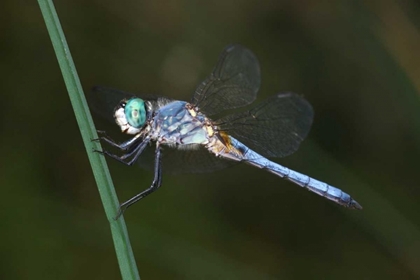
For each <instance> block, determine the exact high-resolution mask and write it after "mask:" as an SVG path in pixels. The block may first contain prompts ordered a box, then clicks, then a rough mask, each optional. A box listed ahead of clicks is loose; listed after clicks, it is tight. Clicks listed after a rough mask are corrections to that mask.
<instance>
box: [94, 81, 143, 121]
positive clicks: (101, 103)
mask: <svg viewBox="0 0 420 280" xmlns="http://www.w3.org/2000/svg"><path fill="white" fill-rule="evenodd" d="M133 96H135V95H134V94H132V93H128V92H124V91H121V90H117V89H112V88H107V87H102V86H96V87H94V88H93V89H92V92H91V94H90V95H89V96H87V100H88V103H89V106H90V107H91V108H92V109H93V111H94V112H95V113H97V114H98V115H100V116H102V117H104V118H106V119H108V120H110V121H112V122H114V109H115V107H116V106H117V105H118V104H120V102H121V100H123V99H126V98H127V99H128V98H131V97H133Z"/></svg>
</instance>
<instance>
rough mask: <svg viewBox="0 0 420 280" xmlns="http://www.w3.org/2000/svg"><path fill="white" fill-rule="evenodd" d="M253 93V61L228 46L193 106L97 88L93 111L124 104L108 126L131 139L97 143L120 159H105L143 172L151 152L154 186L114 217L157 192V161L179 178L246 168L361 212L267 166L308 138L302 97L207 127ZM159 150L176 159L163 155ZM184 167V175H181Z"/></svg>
mask: <svg viewBox="0 0 420 280" xmlns="http://www.w3.org/2000/svg"><path fill="white" fill-rule="evenodd" d="M259 85H260V73H259V65H258V61H257V59H256V58H255V56H254V55H253V54H252V52H250V51H249V50H248V49H246V48H244V47H242V46H239V45H233V46H228V47H227V48H226V49H225V50H224V52H223V53H222V55H221V56H220V58H219V62H218V64H217V65H216V67H215V69H214V70H213V72H212V73H211V75H210V76H209V77H208V78H207V79H206V80H205V81H204V82H203V83H202V84H201V85H200V86H199V87H198V88H197V90H196V92H195V94H194V95H193V99H192V101H191V102H185V101H179V100H171V99H167V98H163V97H159V98H140V97H137V96H135V95H132V94H126V93H122V92H118V91H116V90H111V89H104V88H95V90H94V92H95V93H97V94H99V98H100V99H101V98H102V99H104V100H106V102H103V104H105V106H102V108H99V109H98V111H103V110H105V112H107V110H108V111H109V106H108V104H109V103H114V102H116V101H115V100H116V99H117V98H120V99H122V100H121V101H119V104H118V105H117V104H115V103H114V106H115V105H117V106H116V107H115V109H114V110H113V111H114V112H113V115H114V119H115V121H116V123H117V124H118V125H119V126H120V128H121V131H122V132H124V133H126V134H130V135H134V136H133V137H132V138H131V139H129V140H128V141H126V142H124V143H120V144H118V143H115V142H114V141H113V140H111V139H110V138H108V137H107V136H105V137H101V139H102V140H104V141H105V142H107V143H109V144H110V145H112V146H114V147H117V148H119V149H121V150H123V151H125V153H124V154H123V155H122V156H117V155H115V154H112V153H110V152H108V151H106V150H104V151H103V153H104V154H106V155H109V156H111V157H112V158H114V159H116V160H118V161H120V162H123V163H125V164H127V165H132V164H134V163H135V162H137V161H139V162H140V164H141V163H142V162H144V161H143V160H142V156H141V155H142V154H143V153H144V151H147V150H148V147H149V146H150V145H149V144H150V143H154V144H155V145H154V146H155V153H154V165H153V167H152V168H153V169H154V174H155V177H154V180H153V182H152V185H151V186H150V187H149V188H148V189H146V190H145V191H143V192H141V193H139V194H138V195H136V196H134V197H133V198H131V199H130V200H128V201H126V202H124V203H123V204H121V206H120V210H119V214H118V216H119V215H121V214H122V213H123V211H124V210H125V209H126V208H127V207H129V206H130V205H132V204H134V203H135V202H137V201H138V200H140V199H141V198H143V197H145V196H147V195H148V194H150V193H152V192H153V191H155V190H156V189H157V188H159V187H160V185H161V182H162V161H165V160H166V165H165V163H164V164H163V166H164V168H163V169H164V170H165V171H166V170H169V171H170V169H172V170H175V171H176V170H181V172H183V171H188V169H191V170H192V171H194V170H195V171H198V172H202V171H211V170H214V169H217V168H221V167H224V166H226V165H228V164H227V163H228V162H244V163H247V164H249V165H252V166H255V167H258V168H261V169H264V170H267V171H269V172H271V173H273V174H275V175H277V176H279V177H282V178H285V179H288V180H289V181H291V182H293V183H295V184H297V185H299V186H301V187H304V188H306V189H308V190H310V191H312V192H315V193H317V194H319V195H321V196H323V197H325V198H328V199H330V200H332V201H334V202H336V203H338V204H340V205H343V206H345V207H349V208H354V209H361V208H362V207H361V206H360V204H359V203H357V202H356V201H355V200H354V199H353V198H351V197H350V195H348V194H347V193H345V192H343V191H341V190H340V189H338V188H335V187H332V186H330V185H328V184H326V183H323V182H321V181H318V180H315V179H313V178H311V177H309V176H306V175H304V174H301V173H299V172H296V171H293V170H290V169H289V168H287V167H284V166H281V165H280V164H277V163H275V162H273V161H271V160H269V159H268V158H267V157H283V156H286V155H288V154H291V153H293V152H294V151H296V149H297V148H298V147H299V144H300V142H301V141H302V140H303V139H304V138H305V137H306V135H307V133H308V131H309V128H310V126H311V123H312V117H313V111H312V107H311V106H310V105H309V103H308V102H307V101H306V100H304V99H303V98H302V97H300V96H298V95H296V94H293V93H285V94H277V95H275V96H273V97H271V98H269V99H267V100H265V101H263V102H261V103H260V104H258V105H256V106H254V107H253V108H252V109H250V110H248V111H244V112H239V113H235V114H231V115H228V116H226V117H224V118H222V119H217V120H214V119H212V116H214V115H216V114H218V113H220V112H223V111H225V110H228V109H232V108H238V107H243V106H245V105H248V104H250V103H251V102H253V101H254V99H255V97H256V94H257V91H258V89H259ZM108 99H109V100H108ZM114 99H115V100H114ZM95 106H97V104H95V105H94V107H95ZM99 107H100V106H99ZM107 115H110V113H109V114H108V113H107ZM165 146H167V147H168V148H169V149H170V150H172V151H180V152H178V153H177V152H171V151H168V150H167V149H164V150H162V147H165ZM191 151H193V153H191ZM172 155H176V157H175V156H172ZM144 158H145V157H144ZM177 158H178V159H179V158H180V159H181V160H177ZM190 163H191V164H190ZM188 164H190V165H188ZM183 165H185V166H189V168H187V167H186V168H185V170H184V169H182V167H183ZM118 216H117V217H118Z"/></svg>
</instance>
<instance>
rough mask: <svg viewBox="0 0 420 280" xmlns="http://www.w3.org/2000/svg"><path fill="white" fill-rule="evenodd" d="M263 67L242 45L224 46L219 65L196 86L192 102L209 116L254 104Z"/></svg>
mask: <svg viewBox="0 0 420 280" xmlns="http://www.w3.org/2000/svg"><path fill="white" fill-rule="evenodd" d="M260 84H261V75H260V66H259V63H258V60H257V58H256V57H255V55H254V54H253V53H252V52H251V51H250V50H248V49H247V48H245V47H243V46H241V45H230V46H228V47H226V48H225V49H224V51H223V52H222V54H221V55H220V57H219V61H218V62H217V65H216V67H215V68H214V70H213V72H212V73H211V74H210V76H208V77H207V79H205V80H204V81H203V82H202V83H201V84H200V85H199V86H198V87H197V89H196V91H195V93H194V96H193V98H192V104H194V105H196V106H197V107H198V108H199V109H200V111H201V112H203V113H205V114H206V115H207V116H211V115H215V114H217V113H220V112H222V111H224V110H226V109H232V108H238V107H242V106H246V105H248V104H250V103H252V102H253V101H254V100H255V98H256V96H257V92H258V90H259V88H260Z"/></svg>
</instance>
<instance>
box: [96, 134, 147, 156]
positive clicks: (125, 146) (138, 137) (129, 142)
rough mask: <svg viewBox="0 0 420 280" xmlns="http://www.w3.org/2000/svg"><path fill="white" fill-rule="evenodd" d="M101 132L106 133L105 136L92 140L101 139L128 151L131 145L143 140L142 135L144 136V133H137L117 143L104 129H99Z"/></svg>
mask: <svg viewBox="0 0 420 280" xmlns="http://www.w3.org/2000/svg"><path fill="white" fill-rule="evenodd" d="M98 132H99V133H101V134H105V136H101V137H99V138H97V139H93V140H92V141H99V140H103V141H105V142H106V143H108V144H109V145H111V146H113V147H116V148H118V149H120V150H122V151H126V150H128V149H129V148H130V147H131V146H133V145H134V144H136V143H137V142H138V141H141V140H142V139H141V137H142V136H143V134H142V133H139V134H136V135H135V136H134V137H133V138H131V139H129V140H127V141H125V142H122V143H117V142H115V141H114V140H112V139H111V137H109V136H108V135H106V133H105V132H104V131H102V130H98Z"/></svg>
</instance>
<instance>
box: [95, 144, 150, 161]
mask: <svg viewBox="0 0 420 280" xmlns="http://www.w3.org/2000/svg"><path fill="white" fill-rule="evenodd" d="M149 141H150V139H149V138H146V139H144V140H143V141H142V142H141V143H137V144H138V145H137V146H136V147H135V148H133V147H131V148H133V149H132V150H131V151H130V152H129V153H127V154H124V155H122V156H117V155H115V154H112V153H110V152H108V151H105V150H104V151H98V150H95V151H96V152H99V153H102V154H104V155H107V156H109V157H111V158H113V159H115V160H117V161H119V162H121V163H123V164H125V165H130V166H131V165H133V163H135V162H136V161H137V159H138V158H139V156H140V155H141V153H142V152H143V151H144V149H145V148H146V147H147V144H149ZM133 155H134V157H133V158H132V159H131V160H129V161H126V159H127V158H129V157H131V156H133Z"/></svg>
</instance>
